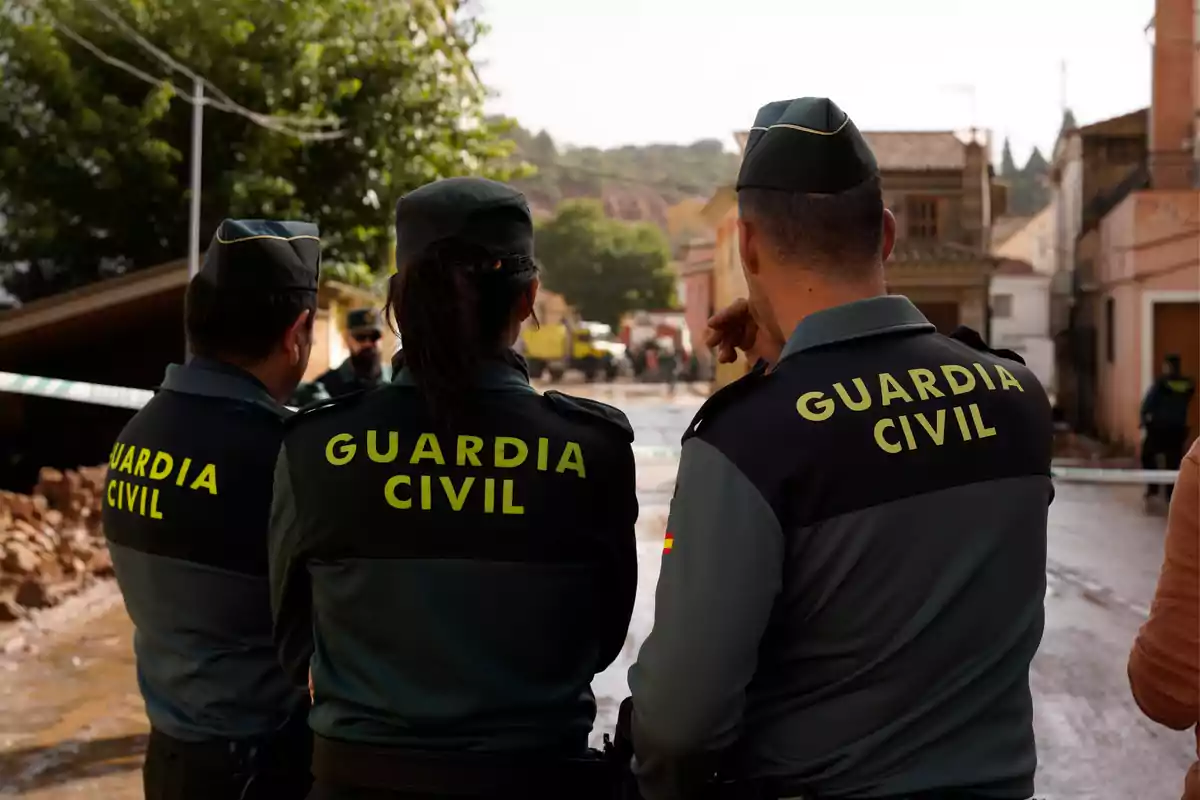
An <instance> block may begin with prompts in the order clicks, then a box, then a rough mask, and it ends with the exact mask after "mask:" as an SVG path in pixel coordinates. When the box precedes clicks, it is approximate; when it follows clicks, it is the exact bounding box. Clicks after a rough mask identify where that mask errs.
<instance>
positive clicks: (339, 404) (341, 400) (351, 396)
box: [287, 389, 367, 429]
mask: <svg viewBox="0 0 1200 800" xmlns="http://www.w3.org/2000/svg"><path fill="white" fill-rule="evenodd" d="M366 394H367V390H366V389H359V390H358V391H354V392H347V393H346V394H343V395H338V396H337V397H327V398H325V399H324V400H317V401H315V402H312V403H309V404H308V405H306V406H301V407H300V408H298V409H296V413H295V414H292V415H291V416H290V417H288V419H287V427H288V428H289V429H290V428H294V427H296V426H297V425H299V424H301V423H303V422H304V421H305V420H310V419H312V418H313V416H314V415H316V414H322V413H327V412H328V411H329V409H333V408H349V407H350V406H353V405H354V404H355V403H357V402H358V401H359V400H361V399H362V398H363V397H365V396H366Z"/></svg>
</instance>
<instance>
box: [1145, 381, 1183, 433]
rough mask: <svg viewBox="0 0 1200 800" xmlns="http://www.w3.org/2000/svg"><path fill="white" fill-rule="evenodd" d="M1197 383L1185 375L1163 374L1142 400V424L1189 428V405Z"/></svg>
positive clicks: (1147, 426)
mask: <svg viewBox="0 0 1200 800" xmlns="http://www.w3.org/2000/svg"><path fill="white" fill-rule="evenodd" d="M1195 393H1196V384H1195V383H1194V382H1193V381H1192V379H1191V378H1187V377H1184V376H1183V375H1163V376H1160V377H1159V379H1158V380H1156V381H1155V382H1154V384H1153V385H1152V386H1151V387H1150V390H1149V391H1147V392H1146V396H1145V398H1143V400H1142V425H1144V426H1145V427H1146V428H1147V429H1150V428H1157V429H1161V428H1187V424H1188V406H1189V405H1190V404H1191V402H1192V396H1193V395H1194V394H1195Z"/></svg>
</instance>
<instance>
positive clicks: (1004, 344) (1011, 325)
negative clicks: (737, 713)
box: [989, 274, 1055, 392]
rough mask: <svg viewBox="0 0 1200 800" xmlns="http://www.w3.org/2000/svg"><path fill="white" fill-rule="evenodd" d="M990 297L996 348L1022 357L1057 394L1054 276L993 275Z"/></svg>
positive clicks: (992, 334) (1034, 372)
mask: <svg viewBox="0 0 1200 800" xmlns="http://www.w3.org/2000/svg"><path fill="white" fill-rule="evenodd" d="M989 294H990V299H991V307H992V319H991V332H990V333H991V342H992V346H993V347H999V348H1004V349H1008V350H1015V351H1016V352H1017V353H1019V354H1020V355H1021V357H1022V358H1024V359H1025V363H1026V365H1027V366H1028V367H1029V369H1031V370H1032V371H1033V374H1034V375H1036V376H1037V378H1038V380H1040V381H1041V382H1042V385H1043V386H1045V387H1046V389H1047V391H1050V392H1053V391H1054V388H1055V375H1054V340H1053V339H1052V338H1051V336H1050V276H1049V275H1035V274H1026V275H993V276H992V282H991V287H990V289H989Z"/></svg>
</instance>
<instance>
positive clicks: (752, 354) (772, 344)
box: [705, 298, 783, 364]
mask: <svg viewBox="0 0 1200 800" xmlns="http://www.w3.org/2000/svg"><path fill="white" fill-rule="evenodd" d="M705 342H706V343H707V344H708V346H709V347H712V348H716V351H717V361H719V362H720V363H722V364H732V363H733V362H734V361H737V351H738V350H741V351H742V352H743V353H745V354H746V358H748V359H749V360H750V361H752V362H753V361H758V360H760V359H761V360H764V361H766V362H767V363H768V364H774V363H775V362H776V361H777V360H778V359H779V353H780V351H782V350H783V341H782V340H781V339H779V338H778V337H776V336H773V335H772V334H771V333H770V329H769V328H768V327H767V326H765V325H759V324H758V322H757V321H756V320H755V318H754V312H753V310H752V309H751V307H750V301H748V300H746V299H745V298H739V299H737V300H734V301H733V302H732V303H730V304H729V305H727V306H726V307H725V308H723V309H721V310H720V311H718V312H717V313H716V314H713V315H712V316H711V317H709V318H708V333H707V335H706V336H705Z"/></svg>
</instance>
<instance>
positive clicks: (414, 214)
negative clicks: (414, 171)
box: [396, 178, 533, 271]
mask: <svg viewBox="0 0 1200 800" xmlns="http://www.w3.org/2000/svg"><path fill="white" fill-rule="evenodd" d="M450 244H453V245H457V246H459V247H462V246H467V247H469V248H472V249H477V250H479V251H480V252H481V253H483V254H486V256H487V257H488V259H489V261H488V262H487V264H486V265H477V266H486V267H487V268H489V269H490V268H495V269H497V270H508V271H520V270H523V269H532V268H533V217H532V216H531V215H530V213H529V203H527V202H526V201H525V195H523V194H521V193H520V192H518V191H517V190H516V189H514V188H512V187H511V186H507V185H505V184H503V183H498V182H496V181H490V180H486V179H484V178H447V179H445V180H440V181H435V182H434V183H427V184H425V185H424V186H422V187H421V188H419V189H415V190H413V191H411V192H409V193H408V194H406V195H404V196H403V197H401V198H400V202H398V203H397V204H396V263H397V264H400V265H405V264H411V263H413V262H415V261H418V260H420V259H423V258H428V257H432V256H435V255H436V254H437V253H438V251H439V250H440V249H441V247H442V245H450ZM464 266H465V265H464Z"/></svg>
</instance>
